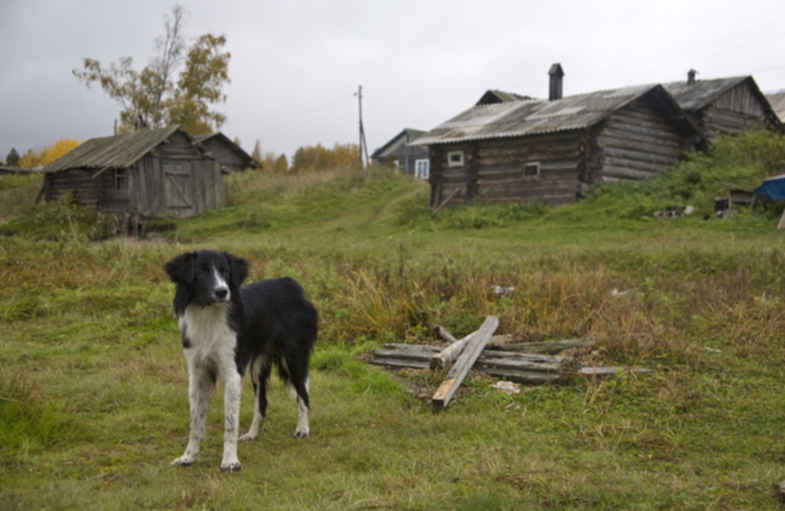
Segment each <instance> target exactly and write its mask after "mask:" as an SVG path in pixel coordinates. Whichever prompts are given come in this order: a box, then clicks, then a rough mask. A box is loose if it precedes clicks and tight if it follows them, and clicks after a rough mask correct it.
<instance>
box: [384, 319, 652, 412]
mask: <svg viewBox="0 0 785 511" xmlns="http://www.w3.org/2000/svg"><path fill="white" fill-rule="evenodd" d="M498 326H499V320H498V319H497V318H496V317H495V316H488V317H487V318H486V319H485V321H484V322H483V324H482V326H481V327H480V328H479V329H478V330H477V331H475V332H472V333H471V334H469V335H467V336H466V337H463V338H462V339H455V337H453V336H452V335H451V334H450V333H449V332H448V331H447V330H445V329H444V328H442V327H437V328H436V331H437V334H438V335H439V336H440V337H441V338H442V339H444V340H446V341H448V342H449V343H450V344H449V345H448V346H447V347H446V348H442V347H437V346H428V345H421V344H385V345H384V346H383V347H382V348H381V349H378V350H376V351H374V352H373V358H372V360H371V362H372V363H374V364H378V365H383V366H387V367H393V368H414V369H427V368H431V369H436V370H440V369H449V372H448V373H447V376H446V378H445V379H444V381H443V382H442V384H441V385H440V386H439V388H438V389H437V390H436V392H435V393H434V395H433V398H432V400H431V402H432V406H433V408H434V410H441V409H443V408H445V407H446V406H447V404H448V403H449V402H450V400H451V399H452V396H453V395H454V394H455V391H456V390H457V389H458V387H459V386H460V385H461V382H463V379H464V378H465V377H466V375H467V374H468V373H469V371H470V370H471V369H476V370H478V371H481V372H483V373H486V374H488V375H490V376H493V377H496V378H500V379H504V380H509V381H514V382H518V383H529V384H542V383H554V382H558V381H560V380H563V379H564V378H566V377H567V376H568V375H570V374H579V375H582V376H585V377H589V378H593V379H594V378H601V377H608V376H613V375H616V374H619V373H621V372H624V371H629V372H631V373H634V374H639V373H646V372H650V371H649V370H648V369H646V368H640V367H636V368H624V367H580V368H579V367H576V364H575V363H574V361H573V360H572V359H571V358H570V357H565V356H562V355H558V353H561V352H563V351H564V350H567V349H574V348H583V347H587V346H592V345H593V344H594V341H593V340H592V339H590V338H578V339H562V340H555V341H546V342H530V343H511V342H510V337H509V336H504V335H496V336H494V335H493V334H494V332H495V331H496V328H497V327H498Z"/></svg>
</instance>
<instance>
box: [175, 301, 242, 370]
mask: <svg viewBox="0 0 785 511" xmlns="http://www.w3.org/2000/svg"><path fill="white" fill-rule="evenodd" d="M178 325H179V326H180V331H181V332H182V334H183V337H184V342H185V341H187V346H186V349H185V352H186V355H187V356H188V357H190V358H193V360H194V361H197V362H212V363H216V362H218V363H219V365H222V364H221V363H225V362H227V361H229V360H233V359H234V354H235V348H236V344H237V334H236V332H235V331H234V330H232V328H231V327H230V326H229V322H228V314H227V306H226V305H225V304H219V305H212V306H209V307H199V306H188V307H186V309H185V314H183V315H182V316H180V317H179V318H178Z"/></svg>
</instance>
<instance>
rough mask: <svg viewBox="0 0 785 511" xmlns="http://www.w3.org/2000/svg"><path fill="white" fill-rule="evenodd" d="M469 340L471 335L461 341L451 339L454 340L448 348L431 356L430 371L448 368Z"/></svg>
mask: <svg viewBox="0 0 785 511" xmlns="http://www.w3.org/2000/svg"><path fill="white" fill-rule="evenodd" d="M451 337H452V336H451ZM471 338H472V334H469V335H467V336H466V337H464V338H462V339H455V338H454V337H453V339H454V340H453V342H452V343H451V344H450V345H449V346H447V347H446V348H444V349H443V350H442V351H440V352H439V353H435V354H434V355H433V356H431V361H430V366H431V369H444V368H445V367H450V366H451V365H452V363H453V362H454V361H455V359H456V358H458V356H459V355H460V354H461V352H462V351H463V349H464V348H465V347H466V344H467V343H468V342H469V339H471Z"/></svg>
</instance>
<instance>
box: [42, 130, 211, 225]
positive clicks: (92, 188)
mask: <svg viewBox="0 0 785 511" xmlns="http://www.w3.org/2000/svg"><path fill="white" fill-rule="evenodd" d="M43 172H44V173H45V176H44V184H43V189H42V190H41V194H42V195H43V197H44V198H45V199H46V200H47V201H53V200H58V199H60V198H61V197H63V196H64V195H66V194H71V195H72V196H73V197H74V199H75V200H76V202H77V203H79V204H82V205H85V206H90V207H94V208H97V209H99V210H101V211H105V212H110V213H125V214H133V215H139V216H152V215H162V216H171V217H188V216H193V215H196V214H199V213H201V212H202V211H204V210H206V209H209V208H214V207H217V206H221V205H223V203H224V196H225V190H224V182H223V176H222V175H221V172H220V169H219V168H218V165H217V164H216V162H215V160H214V159H213V158H212V157H211V156H210V155H209V154H207V151H206V150H205V149H204V147H202V146H201V145H200V144H197V143H195V142H194V140H193V139H192V138H191V137H190V136H188V134H187V133H185V132H184V131H183V130H182V129H180V128H178V127H177V126H171V127H167V128H158V129H142V130H138V131H135V132H132V133H126V134H123V135H116V136H113V137H101V138H92V139H90V140H87V141H86V142H84V143H83V144H81V145H79V146H78V147H76V148H75V149H74V150H72V151H70V152H69V153H67V154H65V155H64V156H62V157H61V158H58V159H57V160H55V161H53V162H52V163H50V164H49V165H47V166H46V167H44V169H43Z"/></svg>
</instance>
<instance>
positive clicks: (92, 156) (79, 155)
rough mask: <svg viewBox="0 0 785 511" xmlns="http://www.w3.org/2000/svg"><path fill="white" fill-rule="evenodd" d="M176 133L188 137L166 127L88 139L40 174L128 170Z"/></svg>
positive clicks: (178, 129) (173, 128) (175, 128)
mask: <svg viewBox="0 0 785 511" xmlns="http://www.w3.org/2000/svg"><path fill="white" fill-rule="evenodd" d="M177 131H180V132H182V133H183V134H184V135H185V136H188V134H187V133H186V132H185V131H183V130H181V129H180V127H179V126H167V127H165V128H154V129H141V130H137V131H133V132H131V133H124V134H122V135H115V136H112V137H98V138H91V139H90V140H87V141H85V142H83V143H82V144H80V145H79V146H77V147H76V148H74V149H72V150H71V151H69V152H68V153H66V154H64V155H63V156H61V157H60V158H58V159H56V160H55V161H53V162H52V163H50V164H49V165H47V166H46V167H44V168H43V171H44V172H58V171H61V170H67V169H73V168H77V167H78V168H93V169H103V168H126V167H130V166H131V165H133V164H134V163H136V161H137V160H139V159H140V158H141V157H143V156H144V155H145V154H147V153H148V152H150V151H151V150H152V149H153V148H154V147H156V146H157V145H158V144H160V143H161V142H163V141H164V140H166V139H167V138H169V137H170V136H171V135H172V134H174V133H175V132H177ZM189 138H190V137H189Z"/></svg>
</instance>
